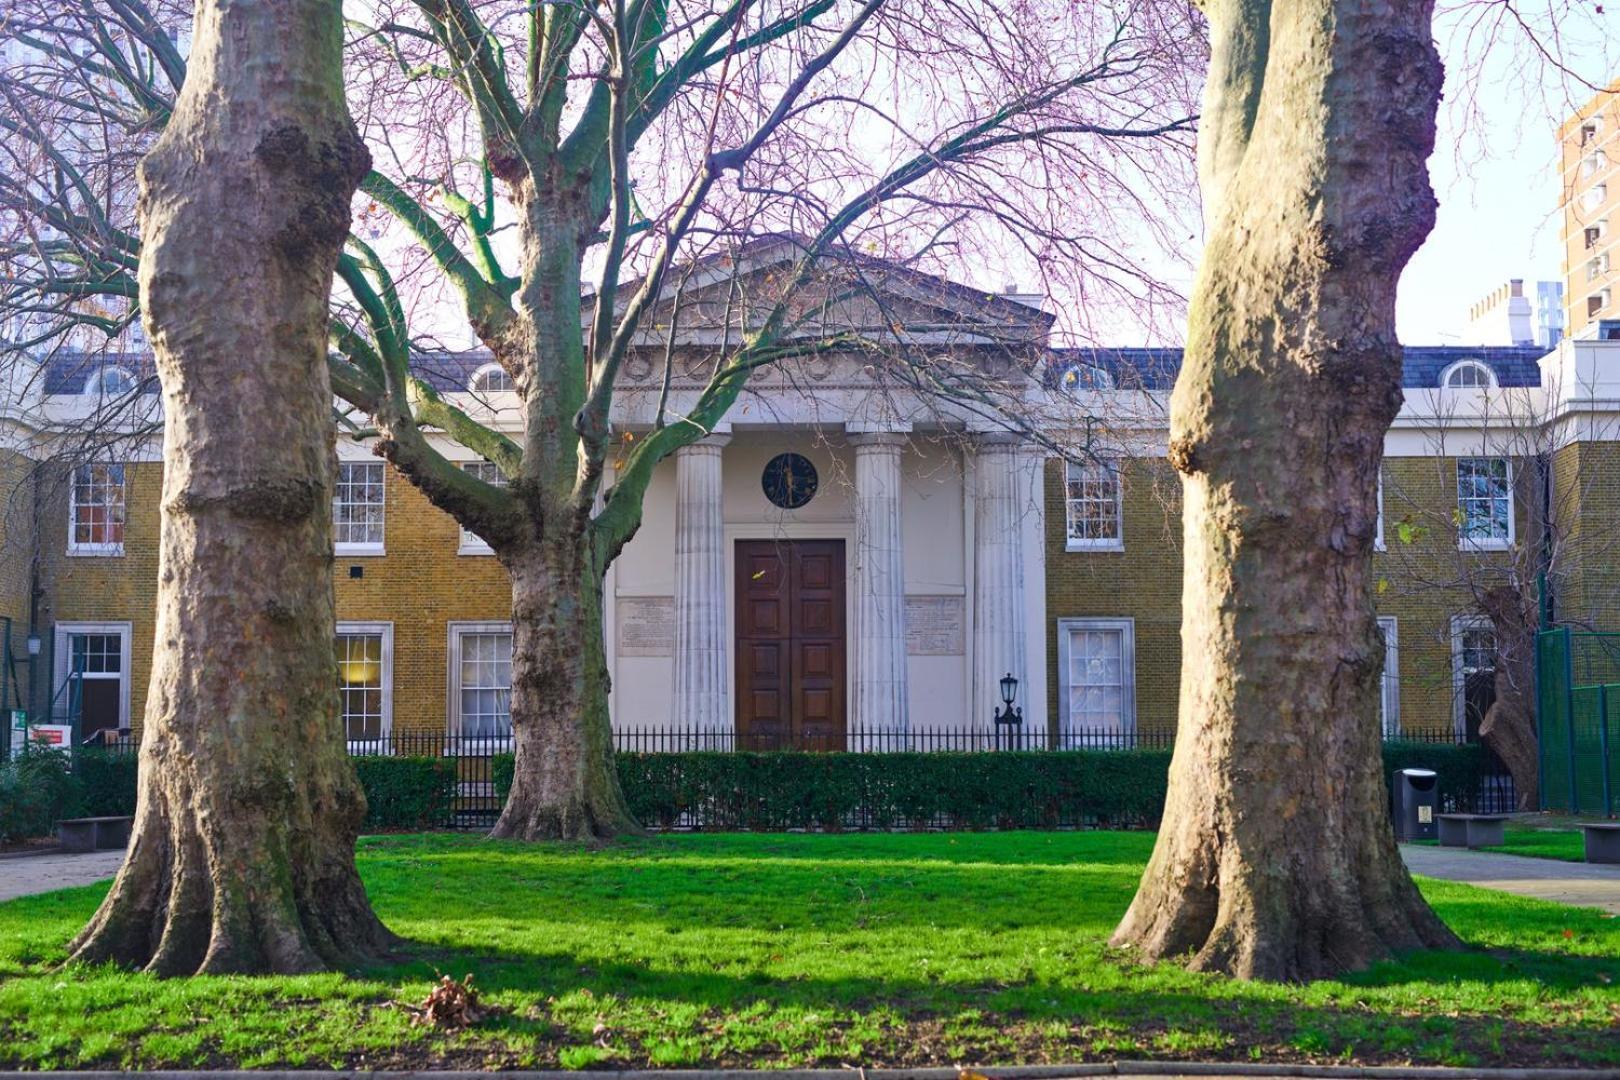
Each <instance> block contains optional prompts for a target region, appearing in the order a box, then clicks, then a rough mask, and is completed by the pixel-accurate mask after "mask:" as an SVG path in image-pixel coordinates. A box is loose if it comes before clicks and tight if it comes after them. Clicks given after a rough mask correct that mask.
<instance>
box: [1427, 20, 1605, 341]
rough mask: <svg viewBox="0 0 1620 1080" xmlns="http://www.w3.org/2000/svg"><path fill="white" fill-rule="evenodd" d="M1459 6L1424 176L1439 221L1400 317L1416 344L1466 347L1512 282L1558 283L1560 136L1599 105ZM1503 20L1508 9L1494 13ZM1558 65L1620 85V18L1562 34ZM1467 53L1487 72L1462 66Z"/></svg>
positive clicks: (1520, 43) (1440, 30)
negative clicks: (1588, 106)
mask: <svg viewBox="0 0 1620 1080" xmlns="http://www.w3.org/2000/svg"><path fill="white" fill-rule="evenodd" d="M1482 10H1488V6H1486V5H1476V6H1472V7H1469V6H1466V5H1460V6H1458V7H1455V8H1453V9H1452V11H1451V15H1452V21H1451V22H1450V24H1449V25H1448V20H1447V17H1446V16H1445V15H1442V16H1441V18H1440V20H1439V22H1438V23H1437V26H1436V38H1437V40H1438V41H1439V42H1440V45H1441V50H1442V54H1443V55H1444V57H1445V60H1446V69H1447V71H1446V89H1445V102H1444V103H1443V104H1442V106H1441V109H1440V117H1439V121H1440V122H1439V133H1438V138H1437V140H1436V148H1435V153H1434V157H1433V158H1431V159H1430V162H1429V168H1430V172H1431V176H1432V179H1433V183H1434V188H1435V192H1436V194H1437V195H1438V196H1439V199H1440V211H1439V215H1438V218H1437V220H1436V223H1435V228H1434V231H1433V232H1432V233H1431V234H1430V235H1429V238H1428V241H1427V242H1426V243H1425V244H1424V245H1423V247H1422V248H1420V249H1419V250H1418V252H1417V254H1416V255H1415V256H1413V258H1412V261H1411V263H1410V264H1409V266H1408V267H1407V271H1406V274H1405V276H1404V277H1403V278H1402V279H1401V291H1400V300H1399V304H1398V307H1397V310H1396V319H1397V327H1398V329H1399V331H1400V335H1401V340H1402V341H1404V342H1405V343H1407V344H1409V345H1447V344H1460V345H1467V344H1475V342H1470V341H1467V340H1466V339H1465V334H1464V331H1465V329H1466V327H1467V324H1468V308H1469V305H1471V304H1473V303H1474V302H1476V301H1478V300H1480V299H1482V298H1483V297H1484V296H1485V295H1486V294H1488V293H1489V292H1491V290H1493V289H1495V288H1497V287H1498V286H1500V285H1503V284H1505V283H1506V282H1507V281H1508V280H1509V279H1510V278H1523V279H1524V281H1525V286H1526V292H1527V293H1531V294H1532V295H1533V293H1534V286H1533V285H1532V283H1533V282H1535V281H1559V280H1562V277H1563V270H1562V267H1561V262H1562V253H1561V251H1560V250H1559V239H1560V238H1559V234H1560V231H1561V227H1562V220H1561V217H1560V212H1559V209H1558V202H1559V178H1558V172H1557V168H1558V165H1557V152H1558V148H1557V145H1556V143H1555V141H1554V140H1555V135H1556V131H1557V127H1558V124H1559V123H1560V122H1561V121H1562V120H1563V119H1564V118H1565V117H1566V116H1568V115H1569V114H1570V113H1571V112H1572V111H1573V107H1574V106H1575V105H1578V104H1584V103H1585V102H1586V101H1587V100H1589V99H1590V98H1591V96H1592V93H1591V91H1590V89H1588V88H1587V87H1586V86H1583V85H1581V83H1580V82H1579V81H1577V80H1572V79H1569V78H1567V77H1564V76H1560V75H1559V74H1558V73H1557V72H1556V71H1555V70H1553V69H1552V68H1550V67H1549V66H1548V65H1547V64H1545V63H1543V62H1541V61H1540V60H1539V58H1538V57H1537V56H1536V55H1535V53H1534V52H1533V51H1532V50H1531V49H1530V48H1529V47H1528V46H1527V44H1526V41H1525V39H1524V37H1523V35H1522V34H1517V33H1513V34H1504V35H1503V36H1499V37H1497V38H1495V39H1494V40H1489V39H1487V37H1486V36H1485V33H1482V32H1481V30H1480V23H1479V22H1478V21H1475V22H1468V23H1463V22H1462V20H1463V19H1465V18H1467V19H1471V20H1472V19H1477V17H1478V13H1479V12H1480V11H1482ZM1496 10H1498V11H1500V10H1503V9H1501V8H1497V9H1496ZM1541 36H1542V38H1543V39H1545V40H1553V39H1555V38H1556V39H1557V40H1559V41H1561V42H1562V47H1563V51H1562V56H1563V58H1564V60H1565V62H1566V63H1567V64H1568V65H1569V66H1571V67H1572V68H1574V70H1575V71H1576V72H1577V73H1578V75H1579V76H1581V77H1582V78H1584V79H1585V80H1587V81H1588V82H1590V83H1595V84H1599V85H1603V84H1607V83H1609V82H1611V81H1612V80H1613V79H1614V78H1615V77H1616V76H1620V63H1617V61H1616V54H1615V47H1616V46H1615V42H1616V41H1617V40H1620V18H1617V16H1616V15H1614V14H1608V13H1605V12H1604V9H1603V7H1601V6H1599V7H1596V8H1595V10H1593V9H1589V10H1587V11H1586V12H1584V13H1583V14H1582V16H1581V20H1580V22H1579V23H1576V22H1572V21H1566V22H1565V23H1564V24H1563V25H1560V26H1558V27H1557V28H1556V34H1555V33H1552V32H1548V28H1547V27H1545V26H1544V27H1543V33H1542V35H1541ZM1469 50H1472V51H1473V53H1474V54H1475V56H1483V57H1484V62H1483V64H1479V63H1474V62H1471V60H1470V58H1469V57H1468V56H1466V55H1464V53H1465V52H1467V51H1469Z"/></svg>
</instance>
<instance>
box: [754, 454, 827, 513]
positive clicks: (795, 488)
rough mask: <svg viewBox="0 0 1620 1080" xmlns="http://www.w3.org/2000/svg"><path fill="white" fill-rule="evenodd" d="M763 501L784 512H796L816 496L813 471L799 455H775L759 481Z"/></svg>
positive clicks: (813, 467)
mask: <svg viewBox="0 0 1620 1080" xmlns="http://www.w3.org/2000/svg"><path fill="white" fill-rule="evenodd" d="M759 482H760V486H761V487H763V488H764V489H765V497H766V498H767V499H769V500H771V502H772V503H774V504H776V505H777V506H780V507H781V508H782V509H784V510H797V509H798V508H799V507H801V506H803V505H804V504H805V503H807V502H809V501H810V500H811V499H812V498H814V497H815V494H816V483H817V477H816V467H815V466H814V465H812V464H810V459H809V458H807V457H804V456H803V455H801V454H777V455H776V456H775V457H773V458H771V460H769V461H767V462H766V463H765V474H764V475H763V476H761V477H760V481H759Z"/></svg>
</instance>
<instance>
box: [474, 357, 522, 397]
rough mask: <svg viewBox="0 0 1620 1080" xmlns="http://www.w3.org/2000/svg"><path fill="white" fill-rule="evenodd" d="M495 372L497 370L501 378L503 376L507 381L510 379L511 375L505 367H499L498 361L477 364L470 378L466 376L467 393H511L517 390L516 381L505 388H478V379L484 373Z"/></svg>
mask: <svg viewBox="0 0 1620 1080" xmlns="http://www.w3.org/2000/svg"><path fill="white" fill-rule="evenodd" d="M496 372H499V373H500V375H501V376H502V377H503V378H505V379H506V381H507V382H511V381H512V376H511V375H510V374H509V373H508V372H507V370H506V369H505V368H503V367H501V365H500V364H498V363H489V364H482V365H480V366H479V368H478V370H477V371H474V372H473V373H472V376H471V377H470V378H468V380H467V393H469V394H511V393H515V392H516V391H517V384H516V383H513V385H512V386H510V387H508V388H506V389H505V390H484V389H480V388H479V385H478V380H479V379H482V378H483V377H484V376H485V375H490V374H494V373H496Z"/></svg>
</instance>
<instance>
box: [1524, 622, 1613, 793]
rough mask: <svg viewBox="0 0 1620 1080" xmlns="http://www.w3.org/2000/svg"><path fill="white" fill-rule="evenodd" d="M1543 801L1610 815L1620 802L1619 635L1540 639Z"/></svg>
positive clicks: (1563, 632) (1565, 633)
mask: <svg viewBox="0 0 1620 1080" xmlns="http://www.w3.org/2000/svg"><path fill="white" fill-rule="evenodd" d="M1536 686H1537V697H1538V702H1537V704H1538V705H1539V708H1538V709H1537V714H1538V716H1539V717H1540V723H1541V733H1540V734H1541V739H1540V742H1541V793H1542V806H1543V807H1544V808H1545V809H1548V810H1562V811H1565V812H1567V813H1572V814H1603V815H1605V816H1612V815H1613V814H1614V812H1615V808H1616V804H1617V802H1620V634H1594V633H1578V632H1575V631H1572V630H1570V629H1568V628H1567V627H1559V628H1557V629H1554V630H1544V631H1542V632H1541V633H1540V634H1539V635H1538V637H1537V640H1536Z"/></svg>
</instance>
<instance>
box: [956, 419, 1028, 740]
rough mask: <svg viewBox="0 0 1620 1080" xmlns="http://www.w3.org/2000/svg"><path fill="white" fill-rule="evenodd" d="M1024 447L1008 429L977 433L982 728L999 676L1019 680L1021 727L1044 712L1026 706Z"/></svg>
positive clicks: (977, 712)
mask: <svg viewBox="0 0 1620 1080" xmlns="http://www.w3.org/2000/svg"><path fill="white" fill-rule="evenodd" d="M1028 456H1029V453H1028V451H1027V450H1026V449H1025V448H1024V447H1023V446H1022V445H1020V443H1019V442H1018V440H1017V439H1016V438H1015V437H1014V436H1011V435H984V436H980V438H979V442H978V451H977V454H976V456H975V464H976V467H975V469H974V475H975V491H974V503H973V700H972V701H971V702H970V703H969V707H968V708H969V711H968V720H969V723H970V725H971V726H973V727H976V728H981V729H987V728H989V727H990V726H991V722H992V719H993V717H994V715H995V710H996V708H997V707H998V706H999V705H1000V704H1001V677H1002V676H1003V675H1005V674H1007V673H1008V672H1011V673H1012V674H1013V675H1014V676H1015V677H1016V678H1017V679H1018V684H1019V690H1018V700H1017V702H1016V704H1017V705H1019V706H1020V707H1024V729H1025V733H1026V735H1028V733H1029V732H1030V731H1032V730H1035V729H1040V730H1044V725H1045V717H1035V716H1032V715H1030V712H1029V709H1028V708H1027V705H1028V702H1029V694H1028V693H1027V687H1028V686H1029V679H1030V670H1029V649H1028V645H1027V641H1026V639H1027V637H1028V633H1027V623H1028V619H1027V605H1026V601H1025V597H1026V592H1025V588H1024V573H1025V568H1024V543H1023V534H1024V526H1025V522H1024V517H1025V515H1026V514H1027V513H1029V512H1030V510H1031V508H1030V506H1029V505H1028V490H1027V489H1028V485H1027V484H1026V483H1025V482H1024V478H1025V473H1026V471H1027V469H1028V464H1027V461H1026V458H1028Z"/></svg>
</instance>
